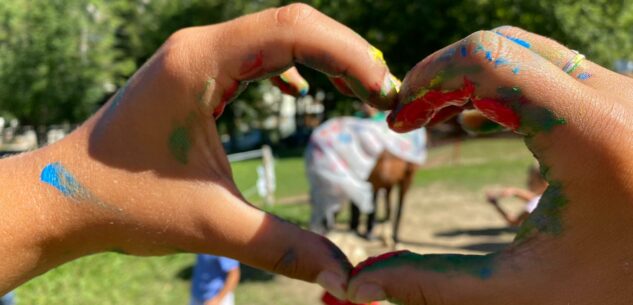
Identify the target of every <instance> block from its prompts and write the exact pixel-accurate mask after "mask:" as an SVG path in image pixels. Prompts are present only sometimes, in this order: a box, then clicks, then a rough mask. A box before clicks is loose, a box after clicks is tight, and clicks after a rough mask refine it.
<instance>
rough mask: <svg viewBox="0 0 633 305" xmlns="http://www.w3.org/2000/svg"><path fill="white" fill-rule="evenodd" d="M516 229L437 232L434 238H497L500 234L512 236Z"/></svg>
mask: <svg viewBox="0 0 633 305" xmlns="http://www.w3.org/2000/svg"><path fill="white" fill-rule="evenodd" d="M516 232H517V230H516V228H510V227H502V228H486V229H473V230H461V229H460V230H451V231H444V232H437V233H435V236H438V237H455V236H459V235H468V236H498V235H502V234H508V233H511V234H514V233H516Z"/></svg>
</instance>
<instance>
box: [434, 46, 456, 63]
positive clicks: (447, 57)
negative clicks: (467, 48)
mask: <svg viewBox="0 0 633 305" xmlns="http://www.w3.org/2000/svg"><path fill="white" fill-rule="evenodd" d="M455 52H457V51H456V50H455V49H454V48H450V49H448V50H446V52H444V53H443V54H442V55H440V58H439V59H438V60H439V61H449V60H450V59H451V58H452V57H453V55H455Z"/></svg>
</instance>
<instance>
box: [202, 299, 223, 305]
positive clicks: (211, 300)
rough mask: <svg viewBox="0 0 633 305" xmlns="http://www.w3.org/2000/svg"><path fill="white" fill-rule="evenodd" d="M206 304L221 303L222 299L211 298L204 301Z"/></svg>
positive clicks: (214, 304) (217, 304)
mask: <svg viewBox="0 0 633 305" xmlns="http://www.w3.org/2000/svg"><path fill="white" fill-rule="evenodd" d="M204 305H220V299H218V298H213V299H210V300H208V301H206V302H204Z"/></svg>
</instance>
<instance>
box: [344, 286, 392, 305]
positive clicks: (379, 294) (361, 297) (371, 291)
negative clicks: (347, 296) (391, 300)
mask: <svg viewBox="0 0 633 305" xmlns="http://www.w3.org/2000/svg"><path fill="white" fill-rule="evenodd" d="M385 298H387V295H386V294H385V291H384V290H382V288H381V287H380V286H378V285H376V284H371V283H365V284H361V285H360V286H359V287H358V289H356V294H354V296H353V297H352V301H353V302H356V303H369V302H372V301H380V300H384V299H385Z"/></svg>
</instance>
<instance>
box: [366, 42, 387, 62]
mask: <svg viewBox="0 0 633 305" xmlns="http://www.w3.org/2000/svg"><path fill="white" fill-rule="evenodd" d="M369 56H370V57H371V58H372V59H374V60H375V61H378V62H381V63H382V64H383V65H387V62H386V61H385V58H384V57H383V56H382V51H380V50H378V49H377V48H376V47H374V46H372V45H369Z"/></svg>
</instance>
